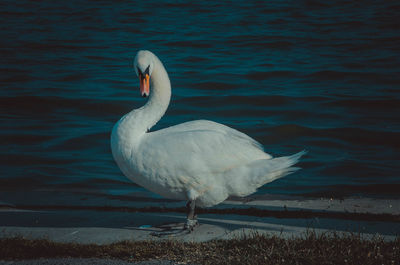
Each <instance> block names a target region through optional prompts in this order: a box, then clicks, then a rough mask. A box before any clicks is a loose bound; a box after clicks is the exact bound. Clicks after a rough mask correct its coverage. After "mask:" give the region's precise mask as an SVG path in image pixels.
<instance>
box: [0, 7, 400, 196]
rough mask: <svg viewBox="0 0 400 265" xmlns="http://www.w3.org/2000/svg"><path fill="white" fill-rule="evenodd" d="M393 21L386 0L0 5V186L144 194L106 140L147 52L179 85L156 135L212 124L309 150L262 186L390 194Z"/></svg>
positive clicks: (136, 101) (399, 102) (286, 150)
mask: <svg viewBox="0 0 400 265" xmlns="http://www.w3.org/2000/svg"><path fill="white" fill-rule="evenodd" d="M399 17H400V4H399V3H398V2H396V1H363V2H359V1H352V2H350V1H343V2H342V1H330V2H329V3H326V1H289V2H286V1H283V2H281V1H268V2H265V3H264V2H263V1H232V2H229V3H224V4H222V3H221V4H220V3H216V1H199V3H189V2H186V1H152V0H148V1H122V0H121V1H84V0H79V1H76V0H71V1H58V0H56V1H48V0H44V1H22V0H21V1H1V3H0V53H1V54H0V87H1V92H0V96H1V99H0V110H1V111H0V119H1V123H0V124H1V125H0V126H1V128H0V139H1V149H0V150H1V151H0V165H1V172H0V194H1V192H2V191H3V192H7V194H10V193H9V192H14V191H15V192H27V193H29V192H30V193H32V192H35V191H40V190H43V189H47V190H56V191H57V190H59V191H64V192H65V191H66V192H77V191H80V192H86V193H87V194H89V195H90V194H103V195H104V196H112V195H118V194H130V193H132V192H134V191H135V192H141V191H143V189H142V188H139V187H137V186H136V185H135V184H132V183H131V182H130V181H129V180H127V179H126V178H125V177H124V176H123V175H122V173H121V172H120V171H119V169H118V168H117V166H116V164H115V163H114V161H113V158H112V156H111V151H110V139H109V138H110V132H111V129H112V126H113V124H114V123H115V122H116V121H117V120H118V119H119V118H120V117H121V116H122V115H123V114H125V113H127V112H129V111H130V110H131V109H132V108H138V107H140V106H141V105H143V104H145V99H142V98H141V97H140V95H139V89H138V87H139V82H138V79H137V77H136V76H135V74H134V71H133V69H132V59H133V57H134V56H135V54H136V51H137V50H139V49H149V50H151V51H153V52H154V53H156V54H157V55H158V56H159V57H160V59H161V60H162V61H163V62H164V65H165V66H166V68H167V71H168V72H169V75H170V78H171V82H172V87H173V98H172V102H171V105H170V108H169V110H168V111H167V113H166V116H164V118H163V119H162V120H161V121H160V123H159V124H158V125H157V126H156V127H155V128H154V129H159V128H162V127H165V126H170V125H173V124H177V123H181V122H184V121H188V120H192V119H209V120H214V121H217V122H221V123H224V124H226V125H228V126H231V127H234V128H236V129H239V130H241V131H243V132H245V133H247V134H248V135H250V136H252V137H253V138H255V139H257V140H258V141H260V142H261V143H263V144H264V146H265V149H266V150H267V152H269V153H271V154H272V155H274V156H281V155H289V154H293V153H295V152H298V151H301V150H303V149H307V150H308V151H309V153H308V155H307V156H306V157H304V159H303V160H302V162H301V163H300V164H299V166H301V167H302V168H303V169H302V170H301V171H299V172H298V173H296V174H293V175H290V176H288V177H286V178H284V179H280V180H278V181H275V182H273V183H271V184H269V185H267V186H265V187H263V188H261V189H260V190H259V193H260V194H264V193H273V194H289V195H290V194H300V195H305V196H320V195H321V194H322V195H324V196H354V195H361V196H383V197H385V196H390V197H399V190H400V163H399V157H400V117H399V113H400V23H399ZM0 199H2V200H6V199H7V198H0ZM30 200H31V199H30Z"/></svg>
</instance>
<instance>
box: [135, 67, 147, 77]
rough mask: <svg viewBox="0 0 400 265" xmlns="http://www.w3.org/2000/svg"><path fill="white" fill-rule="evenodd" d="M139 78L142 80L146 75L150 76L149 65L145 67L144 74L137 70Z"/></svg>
mask: <svg viewBox="0 0 400 265" xmlns="http://www.w3.org/2000/svg"><path fill="white" fill-rule="evenodd" d="M137 70H138V73H139V76H140V77H141V78H144V77H145V76H146V74H148V75H149V76H150V65H149V66H147V68H146V70H144V72H143V73H142V71H141V70H140V69H139V67H138V68H137Z"/></svg>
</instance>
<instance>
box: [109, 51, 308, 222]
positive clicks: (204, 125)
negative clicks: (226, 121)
mask: <svg viewBox="0 0 400 265" xmlns="http://www.w3.org/2000/svg"><path fill="white" fill-rule="evenodd" d="M134 67H135V71H136V74H137V75H138V76H139V79H140V92H141V94H142V96H143V97H146V96H149V95H150V97H149V100H148V102H147V104H146V105H144V106H143V107H141V108H139V109H135V110H132V111H131V112H129V113H128V114H126V115H125V116H123V117H122V118H121V119H120V120H119V121H118V122H117V123H116V124H115V126H114V128H113V130H112V134H111V148H112V154H113V156H114V159H115V161H116V162H117V164H118V166H119V168H120V169H121V171H122V172H123V173H124V174H125V175H126V176H127V177H128V178H129V179H130V180H132V181H133V182H135V183H137V184H139V185H141V186H143V187H144V188H146V189H148V190H150V191H152V192H155V193H157V194H160V195H161V196H164V197H166V198H171V199H179V200H187V201H188V208H189V209H188V211H189V213H188V221H187V227H189V228H190V229H192V227H193V226H194V225H195V224H197V221H196V220H195V215H194V208H195V204H197V205H198V206H202V207H209V206H213V205H216V204H218V203H221V202H222V201H224V200H225V199H227V198H228V196H246V195H249V194H251V193H253V192H255V191H256V190H257V188H259V187H261V186H262V185H264V184H266V183H269V182H271V181H273V180H275V179H278V178H280V177H283V176H285V175H287V174H289V173H292V172H294V171H295V170H297V169H298V168H295V167H292V166H293V165H294V164H295V163H296V162H297V161H298V160H299V158H300V157H301V156H302V155H303V154H304V151H303V152H300V153H297V154H295V155H292V156H286V157H278V158H272V157H271V156H270V155H269V154H267V153H265V152H264V151H263V148H262V146H261V144H259V143H258V142H256V141H255V140H253V139H252V138H250V137H249V136H247V135H246V134H243V133H241V132H239V131H237V130H235V129H232V128H229V127H227V126H225V125H222V124H219V123H215V122H212V121H207V120H196V121H190V122H185V123H182V124H178V125H175V126H171V127H168V128H165V129H162V130H159V131H154V132H149V129H150V128H151V127H152V126H153V125H155V124H156V123H157V122H158V121H159V120H160V119H161V117H162V116H163V115H164V113H165V111H166V110H167V108H168V105H169V101H170V97H171V83H170V80H169V78H168V74H167V72H166V70H165V68H164V66H163V64H162V63H161V61H160V60H159V59H158V58H157V56H155V55H154V54H153V53H152V52H150V51H139V52H138V53H137V55H136V57H135V61H134ZM150 88H151V90H152V91H151V92H150Z"/></svg>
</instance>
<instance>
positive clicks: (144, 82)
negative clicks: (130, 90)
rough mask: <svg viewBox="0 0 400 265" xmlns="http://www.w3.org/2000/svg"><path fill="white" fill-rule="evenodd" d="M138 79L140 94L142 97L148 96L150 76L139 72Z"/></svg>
mask: <svg viewBox="0 0 400 265" xmlns="http://www.w3.org/2000/svg"><path fill="white" fill-rule="evenodd" d="M139 79H140V94H141V95H142V97H148V96H149V95H150V84H149V83H150V82H149V81H150V76H149V75H148V74H145V75H143V74H141V73H140V74H139Z"/></svg>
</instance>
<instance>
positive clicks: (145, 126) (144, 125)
mask: <svg viewBox="0 0 400 265" xmlns="http://www.w3.org/2000/svg"><path fill="white" fill-rule="evenodd" d="M153 63H154V69H153V72H152V74H151V77H150V96H149V100H148V101H147V103H146V105H144V106H143V107H141V108H139V109H135V110H132V111H131V112H130V113H128V114H127V115H125V117H124V119H123V122H122V123H123V125H122V124H121V125H122V126H127V127H129V131H130V134H131V135H135V136H139V135H142V134H144V133H146V132H147V131H148V130H149V129H150V128H151V127H153V126H154V125H155V124H156V123H157V122H158V121H159V120H160V119H161V117H162V116H163V115H164V113H165V112H166V111H167V108H168V105H169V101H170V99H171V82H170V81H169V77H168V74H167V71H166V70H165V68H164V66H163V64H162V63H161V61H160V60H159V59H158V58H157V57H156V56H154V62H153Z"/></svg>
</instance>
